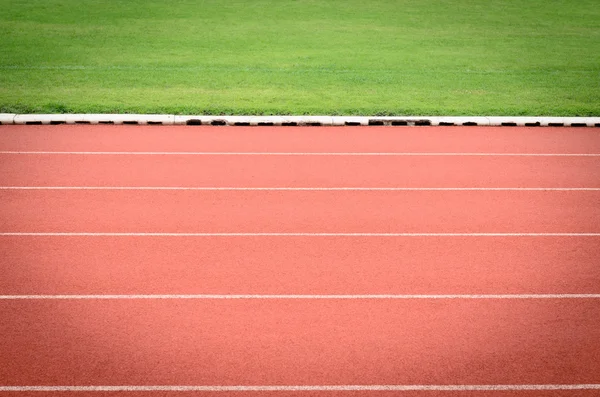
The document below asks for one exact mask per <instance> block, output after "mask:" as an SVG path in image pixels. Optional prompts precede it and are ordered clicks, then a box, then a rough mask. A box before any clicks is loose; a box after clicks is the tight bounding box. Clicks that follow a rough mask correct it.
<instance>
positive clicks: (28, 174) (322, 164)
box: [0, 154, 600, 188]
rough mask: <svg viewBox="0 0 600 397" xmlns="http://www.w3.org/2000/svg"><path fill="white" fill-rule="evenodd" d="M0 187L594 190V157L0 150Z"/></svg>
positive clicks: (599, 170) (597, 170)
mask: <svg viewBox="0 0 600 397" xmlns="http://www.w3.org/2000/svg"><path fill="white" fill-rule="evenodd" d="M0 162H2V163H3V164H4V166H3V168H4V173H3V174H1V175H0V185H2V186H175V187H216V186H226V187H361V186H362V187H365V186H368V187H398V186H401V187H412V188H414V187H434V188H435V187H437V188H439V187H550V188H552V187H563V188H564V187H600V178H598V175H599V174H600V157H560V158H552V157H529V158H528V157H514V158H510V159H506V158H504V157H482V156H462V157H458V158H456V157H454V156H452V157H436V156H433V157H432V156H406V157H397V156H358V157H357V156H347V157H344V156H169V155H166V156H156V155H152V156H143V155H136V156H126V155H106V156H85V155H56V154H48V155H23V154H0Z"/></svg>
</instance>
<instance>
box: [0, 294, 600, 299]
mask: <svg viewBox="0 0 600 397" xmlns="http://www.w3.org/2000/svg"><path fill="white" fill-rule="evenodd" d="M96 299H98V300H101V299H102V300H107V299H110V300H115V299H126V300H137V299H204V300H216V299H306V300H312V299H319V300H321V299H346V300H347V299H352V300H355V299H385V300H390V299H404V300H414V299H452V300H456V299H600V294H475V295H473V294H472V295H469V294H452V295H448V294H446V295H437V294H428V295H422V294H421V295H419V294H410V295H402V294H376V295H373V294H371V295H281V294H279V295H276V294H275V295H265V294H224V295H223V294H163V295H160V294H157V295H148V294H140V295H75V294H73V295H0V300H96Z"/></svg>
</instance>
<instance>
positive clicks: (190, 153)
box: [0, 151, 600, 157]
mask: <svg viewBox="0 0 600 397" xmlns="http://www.w3.org/2000/svg"><path fill="white" fill-rule="evenodd" d="M0 154H57V155H60V154H63V155H65V154H73V155H144V156H150V155H157V156H167V155H170V156H182V155H189V156H526V157H600V153H429V152H404V153H400V152H398V153H396V152H381V153H378V152H60V151H57V152H51V151H0Z"/></svg>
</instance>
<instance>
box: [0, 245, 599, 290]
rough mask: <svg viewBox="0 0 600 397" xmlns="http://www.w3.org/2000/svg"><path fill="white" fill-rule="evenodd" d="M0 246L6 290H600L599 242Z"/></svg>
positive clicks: (1, 281)
mask: <svg viewBox="0 0 600 397" xmlns="http://www.w3.org/2000/svg"><path fill="white" fill-rule="evenodd" d="M0 251H2V252H5V253H6V255H5V259H4V260H3V261H2V262H0V273H2V274H5V275H7V276H6V277H4V278H0V293H5V294H35V293H39V294H103V293H104V294H145V293H151V294H173V293H175V294H199V293H207V294H219V293H223V292H226V293H231V294H394V293H400V294H480V293H482V294H483V293H488V294H493V293H515V294H523V293H542V294H545V293H598V291H599V290H600V288H599V286H600V266H598V258H599V257H600V237H568V238H565V237H501V238H492V237H487V238H480V237H452V238H447V237H410V238H404V239H398V238H397V237H385V238H378V237H363V238H357V237H180V238H164V237H93V238H90V237H45V236H44V237H3V238H0ZM549 274H550V275H552V277H548V275H549ZM249 279H251V280H252V282H250V283H249V282H248V280H249Z"/></svg>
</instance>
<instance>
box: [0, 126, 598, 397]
mask: <svg viewBox="0 0 600 397" xmlns="http://www.w3.org/2000/svg"><path fill="white" fill-rule="evenodd" d="M0 203H1V204H2V205H1V207H0V251H1V252H2V259H1V261H0V274H1V275H2V276H1V277H0V394H1V395H6V396H32V395H36V396H38V395H56V396H59V395H61V396H62V395H69V396H84V395H85V396H124V395H152V396H158V395H160V396H163V395H164V396H181V395H198V394H202V395H211V396H212V395H215V396H217V395H218V396H222V395H235V396H257V395H265V394H266V395H269V396H270V395H272V396H277V397H280V396H302V397H305V396H318V397H326V396H359V395H360V396H363V395H364V396H374V395H399V396H452V397H456V396H596V395H600V266H599V263H600V261H599V258H600V130H599V129H594V128H510V127H501V128H486V127H467V128H461V127H340V128H337V127H326V128H318V127H309V128H301V127H298V128H294V127H282V128H280V127H250V128H245V127H208V126H204V127H174V126H171V127H162V126H148V127H146V126H118V127H117V126H77V125H76V126H2V127H0ZM36 390H37V391H36ZM267 390H268V391H267Z"/></svg>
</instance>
